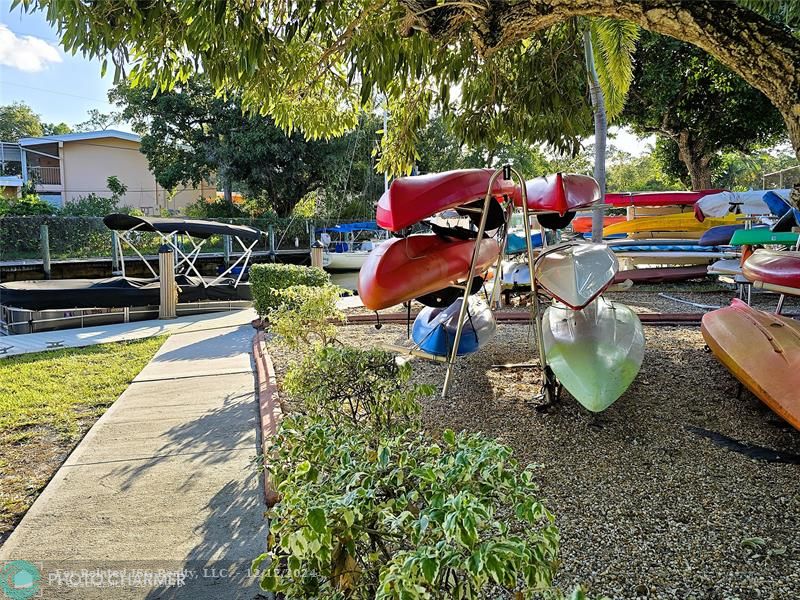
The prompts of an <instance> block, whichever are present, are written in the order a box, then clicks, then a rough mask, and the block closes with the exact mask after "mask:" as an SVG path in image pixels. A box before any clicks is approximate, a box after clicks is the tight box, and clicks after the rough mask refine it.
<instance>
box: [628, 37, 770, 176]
mask: <svg viewBox="0 0 800 600" xmlns="http://www.w3.org/2000/svg"><path fill="white" fill-rule="evenodd" d="M635 56H636V66H635V70H634V82H633V86H632V87H631V90H630V96H629V99H628V102H627V104H626V106H625V111H624V113H623V118H624V120H625V121H626V122H627V123H629V124H630V125H632V126H633V129H634V131H636V132H637V133H639V134H649V133H656V134H658V135H659V136H662V137H663V138H664V139H662V140H660V141H659V156H661V157H662V158H663V159H665V166H666V168H667V169H668V171H669V172H670V173H672V174H674V175H676V176H678V177H680V178H681V179H682V180H684V181H686V182H687V184H690V185H691V187H692V188H693V189H696V190H700V189H708V188H711V187H712V185H713V181H712V180H713V175H714V171H715V169H716V168H717V166H718V162H719V156H720V154H721V153H722V152H732V151H738V152H744V153H748V152H751V151H753V150H755V149H756V148H759V147H764V146H767V145H772V144H774V143H775V142H777V141H778V140H779V139H780V138H781V137H783V136H784V135H785V133H786V129H785V123H784V121H783V119H782V118H781V115H780V113H779V112H778V110H777V109H776V108H775V107H774V106H772V104H771V103H770V101H769V100H768V99H767V98H766V96H764V94H762V93H761V92H759V91H758V90H756V89H755V88H753V87H751V86H750V85H748V84H747V83H745V82H744V81H742V79H741V78H740V77H738V76H737V75H736V74H734V73H732V72H731V71H730V70H729V69H727V68H726V67H724V66H723V65H722V64H720V63H719V62H718V61H716V60H714V59H713V58H711V57H710V56H709V55H708V54H706V53H705V52H703V51H702V50H699V49H698V48H695V47H694V46H691V45H689V44H685V43H683V42H679V41H677V40H675V39H672V38H667V37H664V36H660V35H656V34H647V35H645V36H643V37H642V39H641V40H640V43H639V46H638V48H637V50H636V55H635ZM676 158H677V159H679V160H678V161H675V159H676Z"/></svg>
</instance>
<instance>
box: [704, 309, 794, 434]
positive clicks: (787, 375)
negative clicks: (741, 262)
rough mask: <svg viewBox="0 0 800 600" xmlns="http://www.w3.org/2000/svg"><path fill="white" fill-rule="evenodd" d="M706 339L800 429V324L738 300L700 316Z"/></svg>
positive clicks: (738, 374)
mask: <svg viewBox="0 0 800 600" xmlns="http://www.w3.org/2000/svg"><path fill="white" fill-rule="evenodd" d="M700 328H701V331H702V334H703V338H704V339H705V342H706V344H708V347H709V348H710V349H711V351H712V352H713V353H714V356H716V358H717V360H719V361H720V362H721V363H722V364H723V365H724V366H725V367H726V368H727V369H728V370H729V371H730V372H731V374H732V375H733V376H734V377H736V379H738V380H739V381H741V382H742V383H743V384H744V385H745V386H746V387H747V388H748V389H749V390H750V391H751V392H753V394H755V395H756V397H758V398H759V399H760V400H761V401H762V402H763V403H764V404H766V405H767V406H768V407H769V408H770V409H772V411H773V412H775V414H777V415H778V416H780V417H781V418H782V419H784V420H785V421H787V422H788V423H789V424H791V425H792V427H794V428H795V429H800V394H798V392H797V390H798V389H800V323H798V322H797V321H794V320H793V319H790V318H788V317H783V316H780V315H775V314H771V313H765V312H762V311H759V310H756V309H754V308H752V307H750V306H748V305H747V304H745V303H744V302H742V301H741V300H733V302H732V303H731V305H730V306H726V307H725V308H720V309H719V310H715V311H713V312H710V313H706V314H705V315H703V320H702V323H701V326H700Z"/></svg>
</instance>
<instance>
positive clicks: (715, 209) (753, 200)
mask: <svg viewBox="0 0 800 600" xmlns="http://www.w3.org/2000/svg"><path fill="white" fill-rule="evenodd" d="M767 193H769V192H767V191H766V190H750V191H747V192H719V193H718V194H709V195H708V196H706V197H705V198H701V199H700V200H698V201H697V203H696V204H695V205H694V213H695V216H696V217H697V218H698V219H699V220H701V221H702V220H703V219H704V218H706V217H715V218H720V217H724V216H725V215H727V214H728V213H731V212H735V213H737V214H740V215H768V214H770V213H771V212H772V211H771V210H770V207H769V205H768V204H767V202H765V201H764V195H765V194H767Z"/></svg>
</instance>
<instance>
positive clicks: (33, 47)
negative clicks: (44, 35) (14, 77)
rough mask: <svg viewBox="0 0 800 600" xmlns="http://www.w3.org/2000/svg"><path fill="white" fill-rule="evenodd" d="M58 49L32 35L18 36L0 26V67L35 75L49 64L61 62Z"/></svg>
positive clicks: (4, 26) (5, 27)
mask: <svg viewBox="0 0 800 600" xmlns="http://www.w3.org/2000/svg"><path fill="white" fill-rule="evenodd" d="M62 60H63V59H62V58H61V52H59V50H58V48H57V47H56V46H54V45H53V44H50V43H49V42H46V41H44V40H43V39H40V38H37V37H34V36H32V35H23V36H18V35H17V34H16V33H14V32H13V31H11V30H10V29H9V28H8V27H7V26H6V25H2V24H0V65H3V66H6V67H11V68H13V69H19V70H20V71H27V72H29V73H36V72H38V71H43V70H44V69H45V68H46V67H47V66H48V64H49V63H60V62H62Z"/></svg>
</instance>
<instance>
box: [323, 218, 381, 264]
mask: <svg viewBox="0 0 800 600" xmlns="http://www.w3.org/2000/svg"><path fill="white" fill-rule="evenodd" d="M316 235H317V237H318V239H320V241H321V242H322V244H323V246H324V248H323V251H322V267H323V268H324V269H326V270H328V271H358V270H359V269H360V268H361V266H362V265H363V264H364V261H365V260H367V255H368V254H369V253H370V252H371V251H372V250H373V249H374V248H375V247H376V246H378V245H379V244H381V243H383V242H385V241H386V239H387V235H386V232H385V231H384V230H383V229H381V228H380V227H378V224H377V223H376V222H375V221H363V222H360V223H342V224H340V225H335V226H333V227H321V228H319V229H317V230H316Z"/></svg>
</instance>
